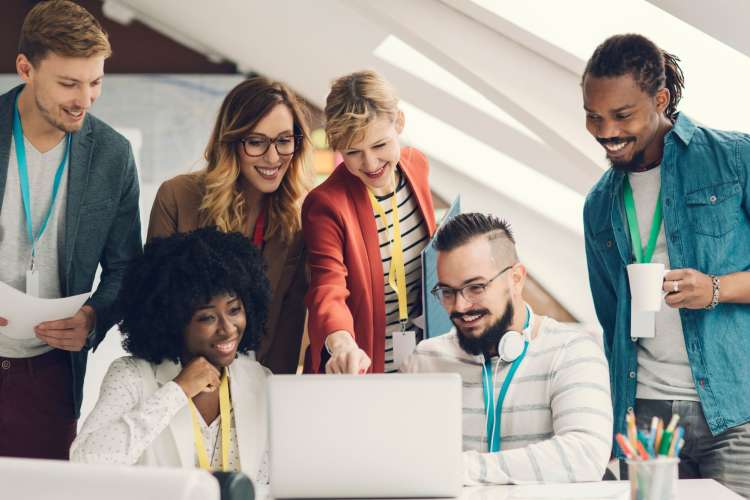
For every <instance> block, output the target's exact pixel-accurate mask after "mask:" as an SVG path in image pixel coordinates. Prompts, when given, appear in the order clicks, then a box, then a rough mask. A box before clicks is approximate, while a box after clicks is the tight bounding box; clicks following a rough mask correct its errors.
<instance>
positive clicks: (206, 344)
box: [181, 294, 247, 369]
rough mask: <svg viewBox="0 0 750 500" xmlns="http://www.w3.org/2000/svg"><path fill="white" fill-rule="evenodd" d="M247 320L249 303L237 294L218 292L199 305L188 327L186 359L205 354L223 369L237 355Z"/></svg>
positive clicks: (210, 360) (185, 347)
mask: <svg viewBox="0 0 750 500" xmlns="http://www.w3.org/2000/svg"><path fill="white" fill-rule="evenodd" d="M246 321H247V318H246V316H245V307H244V306H243V304H242V301H241V300H240V299H239V297H237V296H236V295H234V294H222V295H217V296H216V297H213V298H212V299H211V301H210V302H209V303H208V304H204V305H201V306H199V307H198V308H196V310H195V311H194V312H193V317H192V318H191V319H190V323H188V325H187V327H186V328H185V345H184V349H183V354H182V356H181V358H182V360H183V363H186V362H187V361H188V360H189V359H192V358H194V357H196V356H203V357H204V358H206V359H207V360H208V361H209V362H210V363H211V364H212V365H214V366H215V367H217V368H219V369H221V368H223V367H225V366H229V365H230V364H231V363H232V361H234V358H235V356H236V355H237V347H238V346H239V344H240V341H241V340H242V336H243V335H244V333H245V325H246Z"/></svg>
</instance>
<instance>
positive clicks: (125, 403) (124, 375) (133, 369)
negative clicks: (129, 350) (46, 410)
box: [70, 357, 188, 465]
mask: <svg viewBox="0 0 750 500" xmlns="http://www.w3.org/2000/svg"><path fill="white" fill-rule="evenodd" d="M135 363H136V362H135V360H133V358H130V357H123V358H120V359H117V360H115V361H114V362H113V363H112V364H111V365H110V367H109V370H108V371H107V374H106V375H105V377H104V380H103V382H102V386H101V390H100V393H99V400H98V401H97V402H96V406H95V407H94V409H93V411H92V412H91V414H90V415H89V416H88V418H86V422H85V423H84V424H83V427H82V428H81V432H80V433H79V434H78V437H77V438H76V439H75V441H73V445H72V446H71V449H70V459H71V461H74V462H85V463H101V464H120V465H132V464H135V463H136V462H138V459H139V458H140V457H141V455H142V454H143V452H144V451H145V450H146V449H147V448H148V447H149V446H150V445H151V443H153V441H154V440H155V439H156V438H157V437H158V436H159V434H160V433H161V432H162V431H163V430H164V429H165V428H166V427H167V426H168V425H169V423H170V421H171V420H172V418H173V417H174V416H175V415H176V414H177V413H178V412H179V411H180V410H181V409H182V408H183V407H184V406H185V404H187V401H188V399H187V396H186V395H185V393H184V392H183V390H182V389H181V388H180V386H179V385H177V384H176V383H175V382H171V381H170V382H168V383H167V384H164V385H163V386H162V387H161V388H159V389H158V390H157V391H156V392H155V393H153V394H152V395H151V396H150V397H148V398H147V399H145V400H143V389H142V387H143V382H142V380H141V374H140V372H139V370H138V367H137V366H136V364H135Z"/></svg>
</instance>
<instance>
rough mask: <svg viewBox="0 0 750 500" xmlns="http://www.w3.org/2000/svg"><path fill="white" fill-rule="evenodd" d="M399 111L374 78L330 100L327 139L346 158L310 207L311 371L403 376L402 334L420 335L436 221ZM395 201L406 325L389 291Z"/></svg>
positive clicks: (306, 214)
mask: <svg viewBox="0 0 750 500" xmlns="http://www.w3.org/2000/svg"><path fill="white" fill-rule="evenodd" d="M397 105H398V98H397V97H396V95H395V92H394V91H393V89H392V87H390V85H389V84H388V83H387V82H386V81H385V80H384V79H383V78H382V77H380V75H378V74H377V73H375V72H372V71H363V72H358V73H353V74H351V75H347V76H344V77H342V78H339V79H338V80H336V81H335V82H334V84H333V86H332V89H331V92H330V94H329V95H328V99H327V103H326V110H325V112H326V134H327V136H328V141H329V144H330V145H331V147H332V148H333V149H334V150H336V151H338V152H339V153H341V155H342V157H343V160H344V161H343V162H342V163H341V164H339V165H338V167H336V169H335V171H334V172H333V174H331V176H330V177H329V178H328V179H327V180H326V181H325V182H323V183H322V184H321V185H320V186H318V187H317V188H316V189H314V190H313V191H312V192H311V193H310V194H309V195H308V196H307V199H306V200H305V202H304V205H303V207H302V226H303V233H304V237H305V242H306V245H307V248H308V259H309V265H310V274H311V276H310V280H311V281H310V287H309V290H308V293H307V295H306V298H305V303H306V305H307V308H308V311H309V312H308V314H309V316H308V331H309V335H310V354H311V359H310V361H311V364H310V365H308V366H307V368H308V371H313V372H320V371H323V369H324V368H325V371H326V372H327V373H354V374H356V373H365V372H367V371H372V372H375V373H382V372H384V371H394V370H395V368H397V366H395V364H394V359H393V339H392V334H393V331H394V330H400V329H408V330H414V326H413V320H414V319H415V317H417V316H419V315H420V314H421V293H420V290H421V263H420V259H419V258H418V255H419V252H420V251H421V250H422V248H424V246H425V245H426V244H427V243H428V241H429V237H430V236H431V235H432V234H433V233H434V231H435V215H434V208H433V204H432V196H431V195H430V189H429V184H428V173H429V165H428V163H427V159H426V158H425V157H424V155H423V154H422V153H420V152H419V151H417V150H416V149H413V148H401V146H400V143H399V139H398V136H399V134H400V133H401V131H402V130H403V127H404V115H403V113H402V112H401V111H400V110H399V109H398V106H397ZM368 191H369V193H368ZM371 195H372V197H374V199H375V200H377V204H379V205H380V206H381V207H382V209H381V211H378V210H377V209H376V208H375V207H376V203H373V199H372V197H371ZM392 197H396V203H397V206H398V208H397V213H398V216H399V217H398V219H399V224H398V226H399V227H400V232H399V234H400V235H401V240H402V246H401V247H400V248H402V250H403V255H404V260H405V261H406V262H407V265H405V271H406V272H407V279H406V280H405V281H406V283H407V285H408V293H407V294H406V296H407V297H408V319H407V320H406V321H405V322H403V323H404V325H403V328H402V326H401V323H402V322H401V321H399V319H400V318H399V310H400V308H399V304H398V295H397V293H396V290H393V289H392V288H391V286H390V285H389V271H390V261H391V249H392V248H393V245H394V243H393V241H392V239H393V238H394V236H395V235H394V228H393V227H392V226H393V222H394V218H393V216H392V214H393V212H392V210H391V208H392V206H393V205H392V203H393V201H392V200H391V198H392ZM383 215H385V218H386V222H387V224H384V223H383ZM385 225H388V226H389V227H388V228H386V227H385ZM397 288H398V287H397ZM401 309H405V308H404V307H403V305H402V307H401ZM417 340H418V338H417ZM326 359H327V361H326Z"/></svg>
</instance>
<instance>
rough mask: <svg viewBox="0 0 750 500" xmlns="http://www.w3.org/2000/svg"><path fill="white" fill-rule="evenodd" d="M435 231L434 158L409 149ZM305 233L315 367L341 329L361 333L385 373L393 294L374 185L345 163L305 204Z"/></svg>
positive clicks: (412, 176)
mask: <svg viewBox="0 0 750 500" xmlns="http://www.w3.org/2000/svg"><path fill="white" fill-rule="evenodd" d="M399 165H400V167H401V170H402V172H403V173H404V175H405V177H406V180H407V182H408V183H409V186H410V187H411V189H412V191H413V192H414V195H415V196H416V200H417V203H418V204H419V208H420V209H421V212H422V216H423V217H424V220H425V222H426V223H427V228H428V231H429V233H430V235H432V234H433V233H434V232H435V210H434V208H433V206H432V195H431V194H430V187H429V184H428V180H427V177H428V173H429V165H428V163H427V158H425V156H424V155H423V154H422V153H421V152H419V151H417V150H416V149H413V148H402V149H401V160H400V162H399ZM302 231H303V233H304V237H305V242H306V245H307V249H308V263H309V265H310V287H309V288H308V292H307V295H306V296H305V304H306V305H307V309H308V324H307V328H308V333H309V335H310V354H311V361H312V366H311V367H310V368H311V371H312V372H313V373H318V372H320V371H322V369H323V367H322V366H320V365H321V362H320V358H321V350H322V349H325V347H324V344H323V342H324V341H325V338H326V337H327V336H328V335H329V334H330V333H333V332H335V331H337V330H346V331H348V332H351V333H353V334H354V340H355V341H356V342H357V345H359V347H360V348H361V349H362V350H364V351H365V352H366V353H367V355H368V356H370V359H372V361H373V364H372V368H371V370H372V371H373V372H375V373H382V372H383V370H384V359H383V358H384V351H385V297H384V291H383V290H384V286H385V283H384V280H383V263H382V261H381V260H380V243H379V242H378V233H377V227H376V225H375V217H374V216H373V212H372V205H371V203H370V199H369V197H368V195H367V188H366V187H365V185H364V184H363V183H362V181H360V180H359V179H358V178H357V177H355V176H353V175H352V174H350V173H349V171H348V170H347V169H346V167H345V166H344V164H343V163H342V164H340V165H339V166H338V167H336V170H334V172H333V173H332V174H331V176H330V177H329V178H328V179H326V181H325V182H323V183H322V184H321V185H320V186H318V187H317V188H315V189H313V190H312V191H311V192H310V193H309V194H308V195H307V198H306V199H305V202H304V204H303V205H302Z"/></svg>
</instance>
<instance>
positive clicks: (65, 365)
mask: <svg viewBox="0 0 750 500" xmlns="http://www.w3.org/2000/svg"><path fill="white" fill-rule="evenodd" d="M110 54H111V48H110V44H109V40H108V39H107V35H106V33H104V31H103V30H102V27H101V25H100V24H99V23H98V22H97V20H96V19H94V17H93V16H92V15H91V14H90V13H89V12H87V11H86V10H85V9H84V8H82V7H80V6H79V5H77V4H75V3H74V2H71V1H68V0H52V1H48V2H42V3H39V4H37V5H36V6H35V7H34V8H33V9H31V11H30V12H29V13H28V15H27V16H26V19H25V20H24V24H23V28H22V32H21V36H20V41H19V48H18V57H17V59H16V69H17V71H18V75H19V76H20V77H21V79H22V80H23V81H24V84H22V85H20V86H18V87H16V88H14V89H12V90H11V91H10V92H8V93H6V94H4V95H2V96H0V262H2V266H0V281H2V282H4V283H5V284H7V285H10V286H12V287H13V288H16V289H18V290H20V291H23V292H26V293H29V294H33V295H37V296H39V297H43V298H57V297H66V296H71V295H76V294H80V293H87V292H88V291H89V290H91V287H92V285H93V282H94V276H95V274H96V271H97V267H98V265H99V264H101V266H102V273H101V282H100V283H99V285H98V287H97V289H96V291H94V293H93V294H92V295H91V297H90V298H89V299H88V300H87V302H86V304H85V305H84V306H83V307H81V309H80V310H79V311H78V312H77V313H76V314H74V315H73V316H72V317H70V318H49V319H50V320H51V321H43V322H41V323H39V324H38V325H37V326H36V327H34V332H33V334H34V336H33V338H31V339H24V340H19V339H15V338H11V337H9V336H7V335H4V334H3V327H8V326H9V325H8V320H7V318H5V316H6V315H7V314H8V312H9V311H5V310H4V309H3V305H2V303H0V456H16V457H31V458H58V459H67V458H68V450H69V448H70V443H71V442H72V441H73V438H74V437H75V433H76V425H77V418H78V415H79V411H80V405H81V398H82V394H81V393H82V388H83V377H84V373H85V368H86V357H87V354H88V348H89V347H92V346H96V345H97V344H98V343H99V342H100V341H101V340H102V339H103V337H104V334H105V333H106V332H107V330H108V329H109V328H110V327H111V326H112V325H113V324H114V323H115V322H117V321H118V320H119V319H120V316H119V314H118V312H117V310H116V307H115V298H116V296H117V294H118V291H119V289H120V283H121V280H122V276H123V273H124V271H125V268H126V266H127V264H128V263H129V262H130V261H131V260H132V259H133V258H134V257H135V256H137V255H138V254H139V253H140V251H141V236H140V233H141V230H140V220H139V215H138V194H139V190H138V180H137V174H136V168H135V162H134V159H133V153H132V151H131V148H130V144H129V143H128V141H127V140H126V139H125V138H124V137H122V136H121V135H120V134H118V133H117V132H115V131H114V130H113V129H112V128H110V127H109V126H107V125H106V124H104V123H103V122H101V121H99V120H98V119H96V118H94V117H92V116H89V115H88V110H89V108H90V107H91V105H92V104H93V103H94V101H95V100H96V98H97V97H98V96H99V94H100V92H101V83H102V77H103V74H104V61H105V60H106V59H107V58H108V57H109V56H110ZM29 333H32V332H29Z"/></svg>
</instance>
